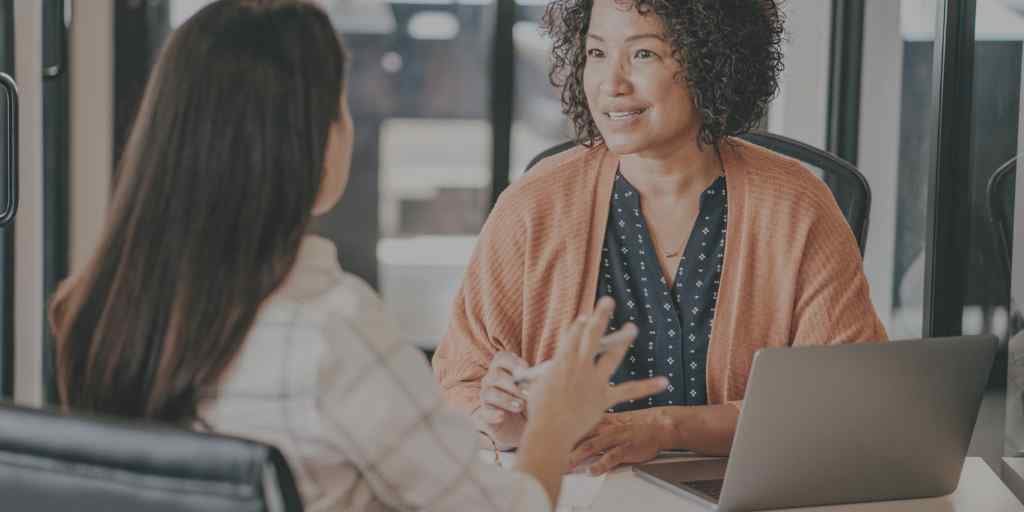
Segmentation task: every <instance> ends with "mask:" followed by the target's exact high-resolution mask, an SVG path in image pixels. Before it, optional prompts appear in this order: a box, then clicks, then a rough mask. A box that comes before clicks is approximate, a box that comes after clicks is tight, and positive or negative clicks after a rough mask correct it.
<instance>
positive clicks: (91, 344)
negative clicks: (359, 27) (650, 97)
mask: <svg viewBox="0 0 1024 512" xmlns="http://www.w3.org/2000/svg"><path fill="white" fill-rule="evenodd" d="M346 61H347V56H346V54H345V51H344V49H343V47H342V45H341V43H340V41H339V39H338V37H337V34H336V33H335V31H334V29H333V28H332V25H331V23H330V20H329V19H328V18H327V16H326V15H325V14H324V13H323V12H322V11H321V10H320V9H318V8H317V7H315V6H313V5H311V4H309V3H306V2H302V1H298V0H222V1H219V2H215V3H213V4H211V5H209V6H207V7H206V8H204V9H202V10H201V11H200V12H199V13H197V14H196V15H195V16H194V17H192V18H191V19H190V20H189V21H187V22H186V23H185V24H184V25H182V26H181V28H179V29H178V30H177V31H175V33H174V34H172V36H171V38H170V41H169V42H168V44H167V46H166V48H165V49H164V50H163V51H162V54H161V56H160V59H159V62H158V63H157V65H156V67H155V69H154V71H153V75H152V77H151V79H150V82H149V84H148V87H147V89H146V93H145V96H144V99H143V101H142V105H141V108H140V111H139V114H138V118H137V120H136V122H135V126H134V127H133V130H132V132H131V135H130V137H129V141H128V145H127V148H126V150H125V153H124V157H123V160H122V161H121V162H120V169H119V171H120V173H119V179H118V183H117V188H116V191H115V194H114V199H113V205H112V207H111V210H110V212H109V219H108V223H107V226H106V229H105V232H104V235H103V237H102V241H101V243H100V245H99V247H98V249H97V250H96V251H95V253H94V254H93V255H92V258H91V259H90V260H89V262H88V264H87V265H85V267H84V268H83V269H82V270H80V271H78V272H76V273H75V274H74V275H73V276H72V277H71V278H69V279H68V280H67V281H66V282H65V283H63V285H62V286H61V288H60V290H59V291H58V293H57V294H56V296H55V297H54V299H53V302H52V309H51V319H52V323H53V329H54V332H55V335H56V337H57V370H58V384H59V392H60V399H61V402H62V404H63V405H64V406H65V407H67V408H68V409H70V410H72V411H84V412H94V413H101V414H108V415H116V416H121V417H128V418H143V419H149V420H157V421H162V422H170V423H175V424H179V425H182V426H187V427H193V428H201V429H208V430H212V431H217V432H221V433H228V434H235V435H241V436H246V437H251V438H256V439H260V440H263V441H266V442H269V443H273V444H275V445H276V446H278V447H279V448H281V449H282V450H283V452H284V453H285V454H286V456H287V458H288V459H289V462H290V464H291V465H292V467H293V469H294V471H295V472H296V474H297V477H298V480H299V484H300V490H301V492H302V495H303V498H304V500H305V502H306V504H307V506H308V507H309V508H310V509H311V510H367V509H372V510H379V509H380V508H381V507H393V508H401V509H418V508H430V509H431V510H484V509H486V510H510V509H516V510H527V509H529V510H534V509H537V508H538V507H539V508H540V509H544V508H547V507H548V506H550V505H552V504H553V503H554V502H555V500H556V499H557V494H558V489H559V481H560V478H561V474H562V473H564V471H565V470H566V468H567V466H568V457H569V452H570V450H571V449H572V447H573V445H574V444H575V443H576V442H577V441H578V440H579V439H580V437H581V436H582V435H583V434H584V433H585V432H586V431H587V430H588V429H590V428H591V427H593V426H594V425H595V424H596V423H597V421H598V419H599V418H600V413H601V411H602V410H604V409H605V408H607V407H609V406H611V405H612V404H614V403H618V402H620V401H623V400H628V399H632V398H637V397H640V396H646V395H647V394H650V393H652V392H656V391H658V390H660V389H661V386H662V385H663V382H661V381H657V380H650V381H646V382H642V383H637V384H636V385H632V386H620V387H616V388H614V389H610V388H609V387H608V386H607V379H608V377H609V376H610V375H611V373H612V371H614V369H615V366H617V364H618V362H619V361H620V360H621V358H622V355H623V354H624V353H625V346H626V344H627V343H625V342H626V341H628V340H631V339H632V338H631V337H632V336H633V335H634V334H635V330H631V329H625V330H624V331H622V333H621V334H618V335H616V336H612V337H606V338H605V341H607V342H612V343H614V342H616V341H618V344H617V345H615V346H617V347H618V348H616V349H614V350H612V351H611V352H609V353H608V354H607V355H605V356H603V357H600V358H599V359H598V360H597V364H595V362H594V361H595V355H596V354H597V351H598V348H599V344H600V342H601V339H602V336H601V335H602V332H603V329H604V326H605V325H606V324H607V321H608V317H609V315H610V313H611V310H612V309H613V306H612V304H611V301H608V302H607V303H605V304H604V305H603V306H602V307H600V308H598V311H597V312H596V314H594V315H590V316H588V317H585V318H583V319H581V320H580V321H579V322H576V323H575V324H574V325H573V327H572V328H570V329H568V330H567V331H566V333H565V340H564V341H565V343H564V345H565V347H566V348H565V350H563V351H561V352H560V356H559V357H556V364H555V365H554V366H553V368H552V369H551V372H550V373H549V374H548V376H547V377H546V378H544V379H542V380H541V381H540V382H539V383H538V384H537V385H536V388H535V389H533V390H532V391H531V396H532V399H531V402H530V409H529V413H530V416H531V418H532V420H531V424H530V427H528V429H527V433H526V434H525V436H524V441H523V450H522V451H521V453H520V454H519V469H520V470H521V473H504V472H500V471H498V470H496V469H494V468H490V467H487V466H483V465H481V464H480V463H479V461H477V448H476V444H475V438H476V436H474V435H473V431H472V429H471V427H470V425H469V423H468V422H467V421H466V420H465V419H464V418H462V417H459V416H457V415H455V414H453V413H451V412H449V411H448V410H447V409H446V408H445V407H444V406H443V400H442V399H441V397H440V393H439V390H438V387H437V385H436V384H435V383H434V382H433V379H432V378H431V375H430V372H429V370H428V368H427V365H426V364H425V362H424V360H423V357H422V355H421V354H420V353H419V352H418V351H417V350H416V349H414V348H412V347H409V346H405V345H402V344H400V343H398V341H397V339H398V337H397V335H396V332H395V330H394V327H393V322H390V321H389V320H388V319H387V317H386V315H385V314H384V312H383V308H382V306H381V303H380V301H379V300H378V299H377V297H376V296H375V295H374V294H373V292H372V291H371V290H370V288H369V287H368V286H366V285H365V283H363V282H361V281H360V280H358V279H357V278H356V277H354V276H352V275H349V274H346V273H345V272H343V271H342V270H341V268H340V267H339V266H338V262H337V255H336V253H335V248H334V247H333V245H331V244H330V242H328V241H326V240H324V239H321V238H317V237H313V236H307V235H305V232H306V228H307V226H308V224H309V222H310V218H311V216H313V215H318V214H322V213H325V212H327V211H329V210H330V209H331V208H332V207H333V206H334V204H335V203H336V202H337V201H338V199H339V198H340V197H341V195H342V192H343V191H344V188H345V185H346V182H347V179H348V173H349V169H348V167H349V162H350V155H351V150H352V141H353V126H352V120H351V118H350V116H349V112H348V106H347V102H346V99H345V93H344V91H345V73H346ZM524 473H525V474H526V475H529V477H524V475H523V474H524ZM538 482H539V483H540V484H541V485H540V486H538V485H537V483H538ZM541 489H543V490H544V491H546V494H547V496H545V493H544V492H542V491H541Z"/></svg>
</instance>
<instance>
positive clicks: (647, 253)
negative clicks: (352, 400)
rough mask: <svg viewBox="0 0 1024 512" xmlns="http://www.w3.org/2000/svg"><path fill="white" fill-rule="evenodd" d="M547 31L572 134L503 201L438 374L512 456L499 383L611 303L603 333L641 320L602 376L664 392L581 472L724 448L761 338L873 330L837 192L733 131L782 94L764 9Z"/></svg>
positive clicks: (518, 399) (715, 9) (515, 412)
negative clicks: (601, 302) (654, 381)
mask: <svg viewBox="0 0 1024 512" xmlns="http://www.w3.org/2000/svg"><path fill="white" fill-rule="evenodd" d="M544 22H545V23H544V24H545V28H546V30H547V32H548V33H549V35H551V36H552V38H553V39H554V56H553V57H554V58H553V62H554V67H553V70H552V73H551V78H552V81H553V82H554V83H555V85H556V86H559V87H560V88H561V91H562V103H563V109H564V113H565V114H566V115H567V116H568V117H569V119H570V120H571V121H572V123H573V126H574V127H575V131H576V133H577V139H578V145H577V146H576V147H575V148H573V149H571V150H568V151H565V152H563V153H561V154H558V155H554V156H551V157H549V158H546V159H545V160H543V161H541V162H540V163H539V164H538V166H537V167H536V168H535V169H534V170H533V171H531V172H530V173H529V174H528V175H527V176H525V177H524V178H522V179H520V180H519V181H518V182H516V183H515V184H514V185H513V186H512V187H510V188H509V189H508V190H507V191H506V192H505V193H504V194H503V195H502V197H501V198H500V200H499V201H498V204H497V205H496V206H495V209H494V211H493V212H492V213H491V215H490V217H489V219H488V221H487V223H486V224H485V226H484V228H483V230H482V232H481V234H480V239H479V242H478V245H477V248H476V251H475V253H474V255H473V258H472V260H471V262H470V265H469V268H468V270H467V273H466V276H465V280H464V282H463V284H462V287H461V290H460V291H459V294H458V296H457V298H456V301H455V304H454V311H453V315H452V319H451V322H450V325H449V329H448V332H447V334H446V335H445V338H444V339H443V340H442V343H441V345H440V347H439V348H438V351H437V353H436V355H435V357H434V368H435V373H436V375H437V377H438V379H439V380H440V382H441V385H442V388H443V389H444V390H445V394H446V397H447V398H448V399H449V400H450V401H451V402H452V403H454V404H455V405H456V406H458V407H460V408H462V409H463V410H464V411H466V412H467V413H469V414H471V415H472V416H473V417H474V419H475V421H476V423H477V427H478V428H479V429H480V430H481V432H482V433H484V434H485V435H486V436H487V437H488V438H489V439H490V441H491V442H492V443H493V444H494V446H495V448H497V449H508V448H512V447H515V446H517V444H518V442H519V439H520V437H521V435H522V432H523V430H524V426H525V425H526V422H527V418H526V415H525V414H524V411H526V400H527V397H526V395H525V394H524V393H523V392H522V391H521V390H520V389H519V388H518V387H517V386H515V384H514V382H513V379H512V373H513V372H514V371H516V370H517V369H520V368H523V367H526V366H530V365H535V364H537V363H539V362H541V361H543V360H546V359H548V358H550V357H551V355H552V354H553V353H554V351H555V347H556V344H557V341H558V336H557V334H558V332H560V331H561V329H563V328H564V327H565V326H566V325H568V324H570V323H571V322H572V321H573V319H574V318H575V317H576V316H577V315H581V314H586V313H587V312H589V311H591V310H592V309H593V307H594V304H595V301H596V300H597V299H599V298H601V297H604V296H611V297H612V298H614V299H615V301H616V304H617V306H616V310H615V313H614V315H613V318H612V321H611V323H610V326H609V328H610V329H611V330H616V329H622V328H624V327H626V326H627V325H635V326H636V327H637V328H638V331H639V336H638V337H637V339H636V340H635V342H634V343H633V345H632V346H631V347H630V351H629V353H628V354H627V355H626V358H625V360H624V361H623V363H622V365H621V366H620V367H619V368H618V370H617V371H616V373H615V374H614V375H613V376H612V379H611V384H612V385H616V384H619V383H623V382H627V381H632V380H634V379H639V378H648V377H650V376H656V375H658V376H665V377H667V378H668V380H669V382H670V384H669V386H668V387H667V388H666V390H665V391H664V392H663V393H661V394H659V395H656V396H653V397H650V398H648V399H643V400H637V401H633V402H627V403H625V404H621V405H620V406H619V407H617V408H614V409H611V410H609V414H607V415H606V416H605V418H604V420H603V421H602V423H601V424H599V425H598V427H596V428H595V429H594V430H593V431H592V432H591V434H590V435H589V436H588V438H586V439H585V440H584V442H582V443H580V444H579V445H578V446H577V448H576V450H575V452H574V454H573V463H574V464H579V463H581V462H583V461H586V460H591V458H592V457H595V456H600V459H598V460H597V461H596V462H595V463H593V464H592V465H591V466H590V470H591V472H593V473H601V472H604V471H607V470H609V469H611V468H613V467H615V466H616V465H618V464H623V463H636V462H642V461H645V460H648V459H650V458H653V457H654V456H655V455H656V454H657V453H658V451H659V450H664V449H690V450H695V451H697V452H701V453H706V454H720V455H721V454H728V452H729V450H730V446H731V443H732V438H733V435H734V433H735V429H736V422H737V419H738V417H739V406H740V404H741V401H742V399H743V397H744V394H745V388H746V384H747V380H748V377H749V374H750V368H751V365H752V362H753V357H754V353H755V352H756V351H757V350H758V349H760V348H763V347H779V346H794V345H826V344H836V343H854V342H876V341H884V340H885V339H886V333H885V330H884V328H883V326H882V324H881V322H879V320H878V316H877V315H876V313H875V310H874V307H873V306H872V304H871V302H870V299H869V293H868V283H867V280H866V279H865V277H864V273H863V269H862V261H861V257H860V253H859V251H858V248H857V243H856V241H855V239H854V236H853V233H852V232H851V230H850V228H849V227H848V225H847V224H846V222H845V220H844V218H843V216H842V214H841V212H840V210H839V208H838V206H837V205H836V203H835V200H834V199H833V197H832V195H831V194H830V192H829V190H828V188H827V187H826V186H825V185H824V184H823V183H822V182H821V181H820V180H818V179H817V178H816V177H814V176H813V175H812V174H811V173H810V172H809V171H807V170H806V169H805V168H804V167H802V166H801V165H800V164H798V163H797V162H795V161H793V160H791V159H788V158H785V157H783V156H780V155H778V154H775V153H772V152H771V151H768V150H766V149H763V148H760V147H758V146H755V145H752V144H749V143H746V142H744V141H742V140H740V139H738V138H736V136H737V135H740V134H742V133H744V132H746V131H748V130H750V129H751V128H752V127H754V126H755V125H756V124H757V122H758V121H759V120H760V119H761V118H762V117H763V115H764V114H765V111H766V109H767V105H768V102H769V101H770V100H771V99H772V97H773V96H774V95H775V93H776V91H777V89H778V78H779V73H780V71H781V70H782V53H781V50H780V43H781V40H782V35H783V25H782V16H781V14H780V12H779V7H778V5H777V2H776V1H775V0H556V1H554V2H552V3H551V4H550V5H549V6H548V8H547V12H546V14H545V18H544ZM630 328H632V327H630ZM807 385H814V383H811V382H809V383H807Z"/></svg>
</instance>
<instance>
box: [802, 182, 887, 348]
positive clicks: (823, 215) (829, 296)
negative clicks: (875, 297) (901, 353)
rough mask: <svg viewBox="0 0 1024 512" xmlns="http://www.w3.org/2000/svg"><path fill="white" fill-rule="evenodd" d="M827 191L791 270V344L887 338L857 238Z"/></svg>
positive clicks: (832, 342) (836, 342)
mask: <svg viewBox="0 0 1024 512" xmlns="http://www.w3.org/2000/svg"><path fill="white" fill-rule="evenodd" d="M831 199H832V198H831V197H830V196H829V197H828V200H827V201H823V204H822V205H821V208H820V209H819V212H820V213H819V214H818V215H817V216H816V218H815V219H814V221H813V222H812V224H811V226H810V229H809V232H808V236H807V240H806V242H805V245H804V251H803V257H802V258H801V261H800V264H799V267H798V269H799V270H798V272H797V275H796V280H797V281H796V286H797V288H796V289H797V295H796V303H795V304H794V310H793V331H792V334H791V337H790V339H791V340H792V343H793V346H801V345H836V344H843V343H863V342H882V341H887V339H888V336H887V335H886V332H885V327H883V326H882V322H881V321H880V320H879V319H878V314H877V313H876V312H875V307H874V305H873V304H872V303H871V295H870V290H869V288H868V281H867V277H866V276H865V275H864V262H863V260H862V258H861V255H860V250H859V249H858V246H857V241H856V239H855V238H854V237H853V232H852V231H850V227H849V225H848V224H847V223H846V219H845V218H843V215H842V213H841V212H840V211H839V207H838V206H836V204H835V201H832V200H831Z"/></svg>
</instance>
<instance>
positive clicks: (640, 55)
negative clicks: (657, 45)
mask: <svg viewBox="0 0 1024 512" xmlns="http://www.w3.org/2000/svg"><path fill="white" fill-rule="evenodd" d="M633 56H634V57H635V58H637V59H650V58H651V57H654V52H652V51H650V50H637V51H636V54H634V55H633Z"/></svg>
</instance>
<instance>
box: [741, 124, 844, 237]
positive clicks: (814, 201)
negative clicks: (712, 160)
mask: <svg viewBox="0 0 1024 512" xmlns="http://www.w3.org/2000/svg"><path fill="white" fill-rule="evenodd" d="M722 151H723V155H729V156H728V157H727V158H728V160H729V161H730V162H732V163H734V164H735V167H736V168H737V169H736V170H738V171H739V172H742V173H743V174H744V177H745V178H746V179H745V181H746V186H747V188H748V195H747V197H748V198H749V199H750V200H751V201H752V202H755V203H756V208H755V210H756V211H757V212H759V213H768V212H772V211H775V212H778V213H786V214H795V215H797V216H805V215H806V216H811V217H817V216H821V215H825V216H834V215H839V216H840V217H842V214H841V212H840V211H839V209H838V206H837V205H836V200H835V196H833V195H832V191H831V190H829V188H828V186H827V185H826V184H825V182H824V181H822V180H821V179H820V178H818V177H817V176H815V175H814V173H812V172H811V171H810V170H809V169H808V168H807V167H806V166H804V165H803V164H802V163H800V162H799V161H797V160H795V159H793V158H790V157H787V156H784V155H780V154H779V153H776V152H774V151H772V150H770V149H767V148H763V147H761V146H758V145H756V144H752V143H750V142H747V141H744V140H741V139H737V138H730V139H729V141H728V142H727V143H726V145H724V146H723V149H722Z"/></svg>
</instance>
